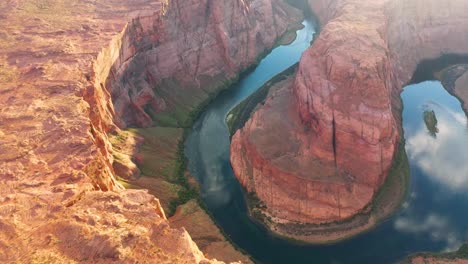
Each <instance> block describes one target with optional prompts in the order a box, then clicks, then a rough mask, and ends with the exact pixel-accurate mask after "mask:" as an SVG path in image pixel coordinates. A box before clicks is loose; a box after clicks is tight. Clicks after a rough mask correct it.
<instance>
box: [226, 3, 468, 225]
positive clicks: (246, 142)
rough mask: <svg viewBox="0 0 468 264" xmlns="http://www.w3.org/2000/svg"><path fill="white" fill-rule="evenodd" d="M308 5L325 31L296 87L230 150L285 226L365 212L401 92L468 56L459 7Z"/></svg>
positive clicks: (383, 169) (388, 152) (462, 6)
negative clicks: (438, 64) (420, 71)
mask: <svg viewBox="0 0 468 264" xmlns="http://www.w3.org/2000/svg"><path fill="white" fill-rule="evenodd" d="M309 3H310V5H311V7H312V9H313V10H315V12H316V13H317V15H318V17H319V19H320V21H321V22H322V24H323V28H322V31H321V33H320V35H319V36H318V37H317V39H316V40H315V42H314V44H313V46H312V47H311V48H310V49H309V50H308V51H306V52H305V53H304V55H303V57H302V59H301V62H300V66H299V70H298V73H297V76H296V80H295V83H294V84H293V85H292V87H286V88H284V89H283V91H281V92H279V93H277V94H275V95H274V96H272V97H271V98H270V99H269V100H268V101H267V103H266V104H265V106H264V107H262V108H261V109H260V110H259V111H258V112H256V113H255V114H254V115H253V117H252V118H251V120H249V121H248V122H247V124H246V125H245V127H244V128H243V129H242V130H240V131H238V132H237V133H236V135H235V136H234V137H233V140H232V147H231V162H232V165H233V168H234V171H235V174H236V176H237V177H238V179H239V180H240V182H241V183H242V185H243V186H245V187H246V188H247V189H248V190H249V191H251V192H256V194H257V196H258V197H259V198H260V200H262V201H263V202H264V203H265V205H266V207H267V209H266V212H267V214H269V215H270V216H272V217H273V218H275V217H276V218H275V220H276V222H279V223H281V222H285V221H286V222H287V221H293V222H303V223H312V224H317V223H330V222H334V221H340V220H344V219H346V218H349V217H351V216H354V215H356V214H357V213H359V212H360V211H362V210H363V209H364V208H365V207H366V206H367V205H368V204H369V203H370V202H371V200H372V198H373V197H374V195H375V193H376V192H377V191H378V190H379V188H380V186H382V184H383V183H384V181H385V179H386V176H387V175H388V173H389V169H390V167H391V165H392V160H393V157H394V155H395V153H396V151H397V148H398V142H399V140H400V137H401V135H400V127H401V122H400V109H401V105H400V101H399V93H400V91H401V87H402V85H403V84H405V83H406V82H408V81H409V79H410V77H411V76H412V74H413V72H414V70H415V67H416V65H417V63H418V62H419V61H421V60H422V59H425V58H432V57H438V56H440V55H442V54H443V53H449V52H453V53H463V52H467V51H468V50H467V46H466V43H468V39H467V36H468V34H467V30H468V15H467V14H466V12H465V11H466V10H468V9H467V6H466V3H465V2H464V1H462V0H454V1H449V3H447V2H441V1H435V0H434V1H419V0H411V1H398V0H395V1H390V0H378V1H358V0H328V1H327V0H319V1H309ZM285 138H287V139H288V140H284V139H285Z"/></svg>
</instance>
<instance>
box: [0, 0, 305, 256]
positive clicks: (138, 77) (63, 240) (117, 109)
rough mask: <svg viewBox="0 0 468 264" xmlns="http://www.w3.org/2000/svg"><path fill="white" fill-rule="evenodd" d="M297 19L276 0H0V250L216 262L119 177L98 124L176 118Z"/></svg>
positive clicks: (113, 129)
mask: <svg viewBox="0 0 468 264" xmlns="http://www.w3.org/2000/svg"><path fill="white" fill-rule="evenodd" d="M299 20H301V12H299V11H298V10H296V9H293V8H291V7H290V6H288V5H287V4H285V3H284V2H283V1H282V0H234V1H227V0H226V1H224V0H222V1H219V0H216V1H214V0H189V1H180V0H170V1H168V0H134V1H123V0H111V1H101V0H97V1H96V0H92V1H91V0H83V1H66V0H41V1H38V0H5V1H1V2H0V25H1V27H0V105H1V107H0V262H8V263H10V262H13V263H76V262H80V263H113V262H125V263H129V262H139V263H155V262H157V263H217V262H218V261H217V260H214V259H209V257H211V256H212V254H209V255H208V256H207V255H205V254H204V253H203V252H201V251H200V250H199V248H198V246H197V245H196V244H195V242H194V241H193V240H192V238H191V236H190V235H189V234H188V233H187V231H186V230H185V229H184V225H183V224H180V223H182V222H184V221H185V222H188V221H189V220H186V219H185V218H183V213H181V212H179V214H176V216H175V217H176V219H175V220H174V221H175V222H178V223H170V222H169V221H168V220H167V218H166V215H165V212H164V210H163V209H162V207H161V204H160V202H159V200H158V199H157V198H156V197H155V196H153V195H151V194H149V193H148V192H147V191H145V190H126V189H125V188H123V186H122V185H121V184H120V183H119V181H118V177H119V176H120V177H127V178H132V177H133V178H137V177H139V176H140V173H141V172H140V171H139V169H138V167H137V166H136V165H135V164H133V161H134V160H135V159H134V158H135V157H130V158H129V161H128V163H119V162H116V159H115V157H114V152H115V151H114V149H113V146H112V144H111V141H110V140H109V136H108V135H117V134H119V133H120V132H121V131H122V129H126V128H128V127H153V126H157V125H165V126H173V127H178V128H183V127H186V126H188V125H189V123H190V118H192V115H193V114H194V113H196V110H197V109H198V108H199V107H200V105H202V104H203V103H204V102H205V101H207V100H208V99H209V98H210V97H211V96H213V95H214V94H216V93H217V92H218V91H219V90H220V89H222V88H223V87H224V86H226V85H227V84H229V82H231V81H232V80H235V78H236V76H237V75H238V74H239V73H240V72H241V71H242V70H244V69H246V68H248V67H249V66H251V65H252V64H254V63H255V62H256V60H257V58H258V57H259V56H261V54H262V53H263V52H265V51H266V50H268V49H270V48H272V47H273V46H274V45H275V43H276V41H277V40H278V38H279V37H280V36H282V35H283V34H284V33H286V32H287V31H288V30H290V26H291V25H292V24H295V23H296V22H297V21H299ZM133 143H134V144H133V145H132V146H134V147H135V148H136V146H138V145H139V144H141V142H138V140H137V141H135V142H133ZM135 151H136V150H135ZM174 151H175V150H174ZM130 152H131V150H130ZM130 154H131V153H130ZM130 156H131V155H130ZM113 165H114V166H113ZM155 194H156V195H157V193H155ZM192 207H193V206H192ZM192 207H190V208H192ZM197 217H202V218H203V219H205V218H206V217H207V216H198V215H197ZM181 219H182V220H181ZM184 219H185V220H184ZM216 236H221V235H220V234H218V233H217V234H216ZM205 246H206V245H205ZM206 247H209V246H206Z"/></svg>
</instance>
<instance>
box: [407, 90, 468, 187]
mask: <svg viewBox="0 0 468 264" xmlns="http://www.w3.org/2000/svg"><path fill="white" fill-rule="evenodd" d="M407 89H408V90H410V89H411V90H413V89H414V90H415V91H414V92H418V91H417V90H418V89H423V90H424V92H420V94H422V96H421V95H420V96H419V98H418V100H417V101H416V102H414V103H415V104H414V105H413V106H411V107H418V110H416V111H417V112H418V111H421V110H419V109H423V108H429V109H430V110H433V111H434V112H435V115H436V117H437V128H438V130H439V131H438V133H437V137H432V136H431V134H430V133H428V131H427V128H426V127H425V126H424V123H421V124H420V125H419V126H416V125H415V126H412V127H408V129H407V130H405V132H406V134H405V137H406V140H407V147H406V149H407V151H408V155H409V158H410V160H411V161H410V162H411V163H412V164H414V165H417V166H418V167H419V168H421V170H422V171H423V172H424V173H425V174H426V175H427V176H428V177H430V178H431V179H432V180H434V181H436V182H438V183H440V184H444V185H446V186H447V187H449V188H450V189H451V190H453V191H458V192H460V191H466V190H468V162H467V161H468V133H467V129H466V128H467V118H466V116H465V114H464V113H463V111H461V106H460V103H459V102H451V103H450V104H448V105H447V104H443V105H442V104H440V103H435V102H434V101H436V100H438V99H439V94H440V93H441V92H442V93H444V92H445V91H444V90H443V87H442V85H441V84H440V83H438V82H426V83H424V84H421V85H418V86H415V87H408V88H407ZM438 90H440V91H438ZM445 93H446V92H445ZM456 108H458V111H456V110H455V109H456Z"/></svg>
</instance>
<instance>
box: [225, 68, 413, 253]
mask: <svg viewBox="0 0 468 264" xmlns="http://www.w3.org/2000/svg"><path fill="white" fill-rule="evenodd" d="M295 71H296V67H295V66H293V67H291V68H289V69H287V70H286V71H284V72H282V73H280V74H278V75H277V76H275V77H274V78H273V79H272V80H271V81H269V82H267V83H266V84H265V85H264V86H263V87H262V88H260V89H259V90H258V91H257V92H256V93H254V94H252V95H251V96H250V97H248V98H247V99H245V100H244V101H243V102H241V103H240V104H239V105H238V106H236V107H235V108H233V109H232V110H231V111H230V112H229V115H228V117H227V120H226V121H227V124H228V127H229V130H230V133H231V135H232V134H234V133H235V132H236V131H237V130H238V129H240V128H242V127H243V125H244V124H245V122H246V121H247V120H248V119H249V118H250V116H251V115H253V114H254V113H255V111H256V110H258V108H259V106H261V105H264V104H265V100H267V99H266V98H269V100H268V105H269V107H272V108H274V107H275V105H284V103H282V102H283V101H288V100H289V99H288V98H289V96H290V92H288V90H289V89H290V87H291V85H292V84H293V81H294V76H295V75H294V73H295ZM286 97H288V98H286ZM285 98H286V99H285ZM399 100H401V99H399ZM400 104H401V103H400ZM400 115H401V113H400ZM284 118H285V117H283V119H284ZM409 177H410V173H409V164H408V158H407V156H406V151H405V146H404V141H403V140H402V141H401V142H400V144H399V147H398V151H397V152H396V154H395V157H394V159H393V165H392V168H391V169H390V172H389V174H388V177H387V178H386V181H385V182H384V184H383V185H382V187H381V188H380V190H379V191H378V192H377V193H376V194H375V196H374V198H373V199H372V202H371V203H370V204H369V205H368V206H367V207H365V208H364V209H363V210H362V211H361V212H360V213H358V214H356V215H355V216H353V217H351V218H349V219H345V220H343V221H339V222H332V223H327V224H307V223H301V222H294V221H287V220H284V219H281V218H277V217H274V216H273V215H271V214H270V213H269V210H268V207H267V206H266V205H265V204H264V203H263V202H262V201H261V200H260V199H259V198H258V197H257V195H256V194H255V193H252V192H250V193H248V194H246V195H245V199H246V200H247V204H248V208H249V212H250V215H251V217H252V219H253V220H254V221H257V222H259V223H261V224H263V225H265V226H267V227H268V228H269V230H271V231H272V233H273V234H274V235H277V236H280V237H283V238H286V239H290V240H291V239H292V240H295V241H298V242H307V243H313V244H328V243H335V242H338V241H341V240H345V239H348V238H350V237H352V236H355V235H357V234H360V233H363V232H365V231H367V230H370V229H372V228H373V227H375V226H376V225H377V224H378V223H380V222H382V221H383V220H385V219H387V218H388V217H390V216H391V215H393V214H394V213H395V212H396V211H397V210H398V208H399V207H400V205H401V204H402V203H403V201H404V199H405V197H406V196H407V193H408V190H409Z"/></svg>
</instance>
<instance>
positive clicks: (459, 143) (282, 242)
mask: <svg viewBox="0 0 468 264" xmlns="http://www.w3.org/2000/svg"><path fill="white" fill-rule="evenodd" d="M303 24H304V26H305V27H304V28H303V29H302V30H299V31H298V36H297V38H296V40H295V41H294V42H293V43H292V44H290V45H287V46H279V47H277V48H276V49H274V50H273V51H272V52H271V53H270V54H269V55H267V56H266V57H265V58H264V59H263V60H262V61H261V62H260V63H259V65H258V66H257V67H256V68H255V69H254V70H253V71H252V72H250V73H249V74H247V75H245V76H244V77H243V78H242V79H241V80H240V81H239V82H238V83H237V84H236V85H234V86H233V87H232V88H231V89H229V90H227V91H225V92H223V93H222V94H220V96H218V97H217V98H216V99H215V100H214V101H213V102H212V103H211V104H210V105H209V106H208V107H207V108H206V110H205V111H204V112H203V113H202V114H201V115H200V117H199V118H198V120H197V121H196V122H195V123H194V126H193V130H192V132H191V134H190V135H189V136H188V137H187V139H186V142H185V155H186V157H187V159H188V160H189V165H188V168H189V171H190V173H191V174H192V175H194V176H195V178H196V179H197V180H198V182H199V183H200V186H201V197H202V199H203V201H204V203H205V205H206V207H207V209H208V210H209V211H210V213H211V214H212V216H213V217H214V219H215V221H216V223H217V224H218V225H219V226H220V227H221V229H222V230H223V231H224V232H225V233H226V235H227V236H228V237H229V238H230V239H231V240H232V241H233V242H234V243H235V244H236V245H237V246H238V247H239V248H241V249H243V250H245V251H246V252H247V253H248V254H249V255H251V256H252V257H253V258H254V259H255V260H256V261H258V262H259V263H272V264H273V263H288V264H293V263H301V264H302V263H333V264H338V263H394V262H396V261H399V260H401V259H402V258H404V257H405V256H407V255H409V254H412V253H416V252H420V251H441V250H454V249H457V248H458V246H460V244H461V243H462V242H463V241H466V240H468V221H467V220H466V219H468V210H467V207H468V192H467V190H468V162H466V161H468V130H467V119H466V116H465V114H464V112H463V110H462V108H461V104H460V102H459V101H458V100H457V99H456V98H454V97H453V96H451V95H450V94H449V93H448V92H447V91H445V89H444V88H443V87H442V85H441V84H440V83H439V82H423V83H419V84H415V85H411V86H407V87H406V88H405V89H404V92H403V93H402V95H401V97H402V99H403V103H404V112H403V127H404V132H405V139H406V150H407V154H408V157H409V162H410V168H411V185H410V195H408V198H407V199H406V201H405V202H404V204H403V205H402V208H401V209H400V210H399V211H398V212H397V213H395V215H394V216H392V217H391V218H390V219H388V220H387V221H385V222H382V223H381V224H379V225H378V226H377V227H376V228H374V229H372V230H371V231H369V232H367V233H364V234H361V235H358V236H356V237H354V238H351V239H348V240H346V241H342V242H338V243H336V244H330V245H304V244H299V243H295V242H292V241H289V240H286V239H281V238H278V237H275V236H273V235H272V234H271V233H269V232H268V230H266V229H265V228H264V227H263V226H262V225H259V224H257V223H256V222H254V221H252V220H251V219H250V218H249V215H248V212H247V208H246V204H245V200H244V196H243V191H242V188H241V186H240V185H239V183H238V182H237V180H236V178H235V177H234V175H233V171H232V168H231V165H230V161H229V144H230V141H229V132H228V128H227V125H226V123H225V118H226V115H227V114H228V112H229V111H230V109H232V108H233V107H235V106H236V105H237V104H239V103H240V102H241V101H242V100H243V99H245V98H246V97H248V96H249V95H250V94H252V93H253V92H255V91H256V90H257V89H258V88H260V87H261V86H262V85H263V84H264V83H265V82H267V81H268V80H269V79H271V78H272V77H274V76H275V75H276V74H278V73H280V72H282V71H284V70H285V69H287V68H288V67H289V66H291V65H293V64H295V63H297V62H298V61H299V59H300V56H301V54H302V52H303V51H305V50H306V49H307V48H308V47H309V44H310V42H311V40H312V39H313V36H314V33H315V28H316V26H315V24H314V22H311V21H305V22H304V23H303ZM426 110H431V111H432V110H433V111H434V113H435V115H436V117H437V121H438V123H437V127H438V130H439V131H438V133H437V134H436V135H433V134H431V133H429V131H428V129H427V128H426V125H425V123H424V119H423V113H424V111H426Z"/></svg>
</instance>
